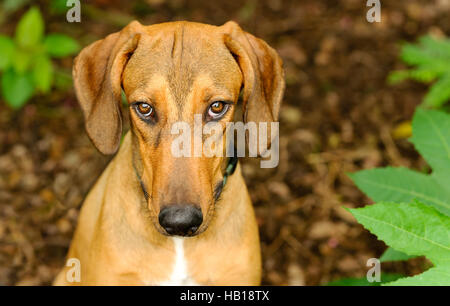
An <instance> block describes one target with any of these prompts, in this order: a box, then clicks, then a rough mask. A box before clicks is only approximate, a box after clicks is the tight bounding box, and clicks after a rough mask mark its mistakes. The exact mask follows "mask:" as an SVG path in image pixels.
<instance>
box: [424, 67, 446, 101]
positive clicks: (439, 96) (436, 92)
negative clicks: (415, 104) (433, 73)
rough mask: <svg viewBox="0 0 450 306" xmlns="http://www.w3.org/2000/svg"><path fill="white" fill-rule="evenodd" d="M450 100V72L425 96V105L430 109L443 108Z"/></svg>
mask: <svg viewBox="0 0 450 306" xmlns="http://www.w3.org/2000/svg"><path fill="white" fill-rule="evenodd" d="M449 99H450V72H448V73H447V74H445V75H444V76H443V77H442V78H441V79H440V80H438V81H437V82H436V83H435V84H434V85H433V86H432V87H431V88H430V91H429V92H428V93H427V94H426V95H425V98H424V100H423V104H424V105H426V106H430V107H435V108H438V107H441V106H442V105H444V103H445V102H447V101H448V100H449Z"/></svg>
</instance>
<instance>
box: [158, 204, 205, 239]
mask: <svg viewBox="0 0 450 306" xmlns="http://www.w3.org/2000/svg"><path fill="white" fill-rule="evenodd" d="M158 219H159V224H161V226H162V227H163V228H164V229H165V230H166V232H167V234H169V235H177V236H192V235H194V234H195V232H196V231H197V229H198V227H199V226H200V224H202V221H203V215H202V211H201V210H200V208H198V207H197V206H194V205H192V204H172V205H168V206H165V207H163V208H162V209H161V211H160V212H159V218H158Z"/></svg>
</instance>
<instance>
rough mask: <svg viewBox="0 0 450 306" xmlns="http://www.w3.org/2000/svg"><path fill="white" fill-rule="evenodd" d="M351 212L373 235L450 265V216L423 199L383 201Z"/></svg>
mask: <svg viewBox="0 0 450 306" xmlns="http://www.w3.org/2000/svg"><path fill="white" fill-rule="evenodd" d="M350 212H351V213H352V214H353V216H354V217H355V218H356V219H357V220H358V222H359V223H361V224H362V225H364V227H365V228H367V229H368V230H369V231H370V232H371V233H372V234H374V235H376V236H377V237H378V238H379V239H381V240H383V241H384V242H386V243H387V244H388V245H390V246H392V247H393V248H395V249H396V250H399V251H401V252H404V253H406V254H408V255H417V256H423V255H425V256H426V257H427V258H428V259H430V260H431V261H432V262H433V263H434V264H436V265H438V264H440V263H443V264H450V218H448V217H447V216H445V215H443V214H441V213H439V212H438V211H437V210H435V209H434V208H432V207H430V206H427V205H424V204H422V203H420V202H413V203H410V204H406V203H393V202H380V203H377V204H374V205H369V206H366V207H363V208H356V209H350Z"/></svg>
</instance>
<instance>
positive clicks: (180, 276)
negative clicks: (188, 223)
mask: <svg viewBox="0 0 450 306" xmlns="http://www.w3.org/2000/svg"><path fill="white" fill-rule="evenodd" d="M172 239H173V242H174V245H175V260H174V262H173V264H172V272H171V274H170V277H169V279H167V280H165V281H163V282H160V283H158V284H157V285H161V286H198V285H199V284H197V283H196V282H195V280H193V279H192V278H191V277H190V276H189V272H188V264H187V261H186V257H185V255H184V246H183V242H184V240H183V238H178V237H174V238H172Z"/></svg>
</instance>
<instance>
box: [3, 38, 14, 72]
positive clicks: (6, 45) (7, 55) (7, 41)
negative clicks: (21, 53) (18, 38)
mask: <svg viewBox="0 0 450 306" xmlns="http://www.w3.org/2000/svg"><path fill="white" fill-rule="evenodd" d="M14 49H15V47H14V42H13V40H12V39H11V38H9V37H7V36H4V35H0V71H2V70H5V69H7V68H8V67H9V66H10V65H11V63H12V60H13V55H14Z"/></svg>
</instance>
